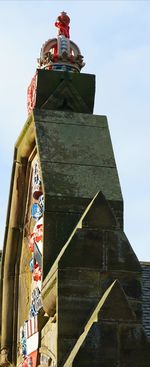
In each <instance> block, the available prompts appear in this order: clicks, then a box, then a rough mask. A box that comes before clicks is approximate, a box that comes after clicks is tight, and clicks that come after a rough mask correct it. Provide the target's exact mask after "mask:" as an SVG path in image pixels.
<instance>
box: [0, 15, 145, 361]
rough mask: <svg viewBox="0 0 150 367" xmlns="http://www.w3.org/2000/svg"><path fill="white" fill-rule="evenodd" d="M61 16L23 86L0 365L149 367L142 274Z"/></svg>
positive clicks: (89, 85) (99, 124)
mask: <svg viewBox="0 0 150 367" xmlns="http://www.w3.org/2000/svg"><path fill="white" fill-rule="evenodd" d="M69 25H70V18H69V16H68V15H67V14H66V13H65V12H62V13H61V14H60V15H59V16H58V18H57V20H56V22H55V26H56V27H57V29H58V35H57V37H56V38H53V39H49V40H48V41H47V42H45V43H44V44H43V46H42V48H41V53H40V57H39V59H38V66H37V71H36V73H35V76H34V77H33V79H32V81H31V84H30V86H29V87H28V101H27V102H28V103H27V105H28V119H27V122H26V124H25V126H24V127H23V130H22V132H21V134H20V136H19V138H18V140H17V142H16V145H15V151H14V162H13V169H12V178H11V187H10V196H9V204H8V214H7V220H6V232H5V240H4V249H3V258H2V272H1V274H2V275H1V276H2V311H1V320H2V325H1V365H3V366H4V365H5V366H6V365H9V364H14V365H15V366H18V367H21V366H22V367H29V366H30V367H36V366H41V367H46V366H49V367H52V366H53V367H54V366H55V367H56V366H57V367H63V366H65V367H71V366H74V367H91V366H92V367H99V366H101V367H112V366H115V367H117V366H118V367H125V366H128V367H130V366H134V367H148V366H149V363H150V362H149V361H150V347H149V342H148V339H147V337H146V334H145V331H144V329H143V326H142V292H141V266H140V263H139V261H138V259H137V257H136V255H135V253H134V251H133V249H132V247H131V245H130V243H129V241H128V239H127V237H126V235H125V233H124V230H123V198H122V193H121V188H120V183H119V178H118V172H117V167H116V163H115V158H114V153H113V148H112V143H111V138H110V133H109V128H108V122H107V118H106V116H98V115H94V114H93V108H94V95H95V76H94V75H91V74H84V73H81V69H82V68H83V67H84V61H83V56H82V54H81V52H80V49H79V47H78V46H77V45H76V44H75V43H74V42H73V41H72V40H71V39H70V26H69Z"/></svg>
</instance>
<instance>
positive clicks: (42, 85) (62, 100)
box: [35, 70, 95, 113]
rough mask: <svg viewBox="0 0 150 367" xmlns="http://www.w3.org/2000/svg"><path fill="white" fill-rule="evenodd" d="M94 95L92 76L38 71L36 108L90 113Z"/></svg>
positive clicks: (93, 79)
mask: <svg viewBox="0 0 150 367" xmlns="http://www.w3.org/2000/svg"><path fill="white" fill-rule="evenodd" d="M87 83H88V88H87V87H86V85H87ZM94 95H95V76H94V75H91V74H84V73H82V74H79V73H68V72H63V71H59V73H57V72H55V71H51V72H49V70H38V79H37V91H36V105H35V107H36V108H41V107H43V108H45V109H46V108H48V109H50V110H62V111H65V110H72V111H75V112H85V113H92V112H93V107H94ZM46 102H47V103H46Z"/></svg>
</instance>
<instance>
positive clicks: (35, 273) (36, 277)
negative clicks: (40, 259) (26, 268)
mask: <svg viewBox="0 0 150 367" xmlns="http://www.w3.org/2000/svg"><path fill="white" fill-rule="evenodd" d="M41 273H42V270H41V268H40V266H39V264H37V263H36V264H35V265H34V271H33V279H34V281H35V282H38V281H39V280H41Z"/></svg>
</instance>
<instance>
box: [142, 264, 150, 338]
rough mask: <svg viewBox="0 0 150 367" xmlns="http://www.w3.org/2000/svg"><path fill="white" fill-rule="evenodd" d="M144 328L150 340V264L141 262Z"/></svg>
mask: <svg viewBox="0 0 150 367" xmlns="http://www.w3.org/2000/svg"><path fill="white" fill-rule="evenodd" d="M141 267H142V296H143V303H142V309H143V326H144V329H145V331H146V334H147V337H148V339H149V340H150V262H141Z"/></svg>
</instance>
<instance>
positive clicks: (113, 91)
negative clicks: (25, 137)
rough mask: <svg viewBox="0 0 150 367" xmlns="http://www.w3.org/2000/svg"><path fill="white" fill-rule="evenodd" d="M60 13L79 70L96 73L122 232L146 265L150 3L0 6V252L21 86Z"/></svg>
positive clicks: (20, 120) (22, 117) (22, 105)
mask: <svg viewBox="0 0 150 367" xmlns="http://www.w3.org/2000/svg"><path fill="white" fill-rule="evenodd" d="M62 10H64V11H67V12H68V14H69V15H70V18H71V39H72V40H73V41H74V42H76V43H77V44H78V45H79V47H80V49H81V52H82V54H83V55H84V60H85V62H86V66H85V67H84V69H83V72H85V73H93V74H96V80H97V82H96V85H97V86H96V99H95V111H94V113H96V114H99V115H100V114H105V115H107V117H108V122H109V128H110V132H111V138H112V143H113V148H114V153H115V157H116V163H117V167H118V172H119V177H120V183H121V187H122V193H123V197H124V223H125V232H126V235H127V237H128V239H129V241H130V243H131V245H132V247H133V249H134V250H135V252H136V254H137V256H138V258H139V259H140V260H145V261H148V260H149V261H150V224H149V220H150V194H149V191H150V190H149V187H150V164H149V162H150V71H149V65H150V2H149V1H136V0H133V1H132V0H129V1H121V0H120V1H119V0H118V1H113V0H110V1H107V0H106V1H86V0H85V1H80V0H75V1H69V0H68V1H56V0H55V1H42V0H41V1H40V0H39V1H36V0H35V1H21V0H20V1H0V49H1V58H0V80H1V83H0V101H1V114H0V117H1V122H0V126H1V144H0V150H1V151H0V167H1V188H2V189H1V195H0V208H1V216H0V242H1V247H2V244H3V235H4V227H5V218H6V208H7V202H8V193H9V185H10V175H11V166H12V159H13V149H14V142H15V141H16V139H17V137H18V135H19V133H20V130H21V128H22V126H23V124H24V123H25V121H26V118H27V111H26V91H27V86H28V84H29V83H30V80H31V78H32V76H33V75H34V72H35V69H36V59H37V57H39V53H40V48H41V46H42V44H43V43H44V42H45V41H46V40H47V39H49V38H51V37H52V38H53V37H54V36H55V35H56V29H55V27H54V25H53V24H54V22H55V19H56V17H57V15H58V14H59V13H60V11H62Z"/></svg>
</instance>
